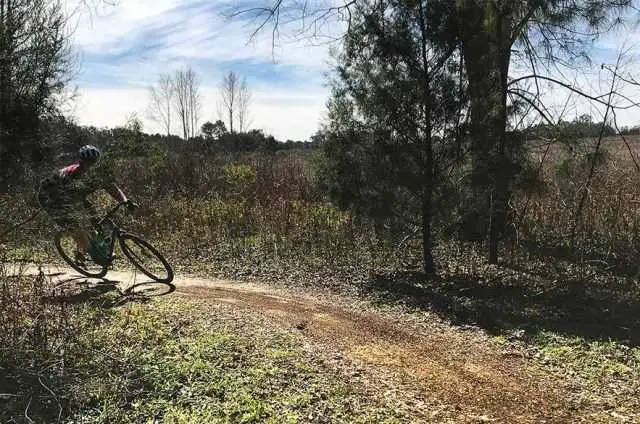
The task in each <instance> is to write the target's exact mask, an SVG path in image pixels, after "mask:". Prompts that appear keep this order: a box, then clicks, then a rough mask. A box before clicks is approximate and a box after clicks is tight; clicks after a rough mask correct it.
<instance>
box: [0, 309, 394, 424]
mask: <svg viewBox="0 0 640 424" xmlns="http://www.w3.org/2000/svg"><path fill="white" fill-rule="evenodd" d="M187 311H189V312H187ZM237 314H238V312H234V311H231V310H227V311H222V310H219V309H215V310H207V308H206V307H205V306H204V305H200V304H197V303H193V302H187V301H183V300H175V299H174V300H162V301H156V302H148V303H144V304H138V303H131V304H128V305H127V306H125V307H121V308H116V309H111V310H102V309H98V308H94V307H86V308H85V311H84V312H83V313H82V314H81V315H80V319H82V320H85V321H86V322H87V323H90V325H89V324H87V325H85V326H84V328H85V330H84V331H83V333H82V334H79V335H78V340H77V346H75V348H74V349H73V351H74V352H75V355H74V356H73V357H72V358H67V364H68V365H67V368H66V369H64V371H63V372H62V373H57V375H54V374H53V373H52V374H49V375H47V377H46V381H47V382H48V384H47V387H49V388H50V389H51V393H55V397H54V396H53V395H52V394H51V395H49V396H47V393H45V392H44V391H42V392H41V395H40V396H39V397H38V396H37V397H33V396H31V406H30V408H31V409H30V418H31V419H34V420H35V421H39V420H43V421H41V422H49V421H48V420H52V421H55V419H56V418H57V414H58V413H60V408H62V417H63V418H64V419H65V420H67V421H68V422H82V423H131V422H139V423H147V422H148V423H152V422H165V423H203V422H207V423H253V422H265V423H297V422H327V421H329V422H345V423H379V422H387V423H392V422H400V421H401V420H403V419H405V418H406V417H403V416H402V415H401V414H400V413H396V412H394V410H393V407H391V406H390V405H387V404H385V401H384V399H381V398H378V397H377V396H373V395H371V394H367V393H365V391H363V390H360V389H358V388H357V387H354V386H353V385H352V384H349V382H348V381H345V380H344V379H343V378H342V377H341V376H340V375H339V372H338V371H336V370H332V369H329V368H328V367H326V366H325V365H323V362H322V361H321V360H319V359H317V357H316V356H315V355H317V354H316V353H313V352H311V351H310V350H308V349H306V348H305V347H304V344H303V341H302V339H301V338H300V337H298V336H296V335H293V334H290V333H288V332H287V331H285V330H283V329H278V328H276V327H274V326H273V325H270V323H268V322H261V321H260V319H259V318H255V317H254V318H252V317H250V316H246V315H245V316H242V315H237ZM243 317H245V318H243ZM16 382H17V383H18V384H19V383H20V380H16V381H14V383H16ZM27 392H28V390H26V389H25V390H23V391H21V392H20V393H23V394H24V396H23V397H22V398H21V399H13V402H12V403H11V404H10V405H9V406H10V408H8V409H7V408H2V407H0V422H15V420H17V422H22V421H24V420H25V418H24V411H25V403H26V402H28V401H29V399H28V398H27ZM1 402H2V400H0V403H1ZM39 404H52V406H51V407H49V408H44V407H40V406H39ZM58 404H59V405H60V407H57V406H56V405H58ZM5 406H7V405H5ZM12 420H14V421H12ZM67 421H64V422H67Z"/></svg>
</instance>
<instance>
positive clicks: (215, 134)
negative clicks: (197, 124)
mask: <svg viewBox="0 0 640 424" xmlns="http://www.w3.org/2000/svg"><path fill="white" fill-rule="evenodd" d="M201 132H202V133H203V134H204V135H205V137H206V138H207V139H214V140H218V139H220V138H221V137H222V136H224V135H225V134H227V127H226V126H225V125H224V122H222V121H221V120H219V119H218V120H217V121H216V122H215V123H212V122H210V121H207V122H205V123H204V124H202V129H201Z"/></svg>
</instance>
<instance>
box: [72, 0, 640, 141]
mask: <svg viewBox="0 0 640 424" xmlns="http://www.w3.org/2000/svg"><path fill="white" fill-rule="evenodd" d="M253 1H257V0H253ZM242 3H244V4H247V5H250V4H251V0H249V1H248V0H244V1H243V2H242ZM238 4H240V2H238V1H236V2H229V1H228V0H226V1H215V0H151V1H150V0H119V1H118V3H117V4H116V5H111V6H110V5H103V6H101V7H100V8H99V9H97V10H93V12H92V13H91V14H89V13H87V12H86V11H84V12H83V13H81V14H78V15H76V19H77V28H76V30H75V32H74V34H73V42H74V48H75V51H76V52H77V53H78V57H79V59H80V68H79V70H78V73H77V75H76V78H75V80H74V84H75V85H77V88H78V93H79V95H80V96H79V98H78V100H77V102H76V104H75V107H74V109H73V115H74V116H75V117H76V118H77V119H78V121H79V122H80V123H82V124H91V125H96V126H116V125H121V124H123V123H124V122H125V120H126V117H127V116H128V115H129V114H131V113H133V112H136V113H137V114H138V116H139V117H140V118H141V119H142V120H143V122H144V124H145V130H147V131H149V132H152V131H156V130H159V128H158V127H157V126H156V125H155V124H154V123H153V122H152V121H151V120H149V119H147V117H146V115H145V109H146V107H147V104H148V95H147V87H148V86H149V85H150V84H153V83H154V82H155V81H156V79H157V77H158V75H159V73H161V72H171V71H173V70H176V69H179V68H181V67H183V66H185V65H191V66H192V67H193V68H194V69H195V70H196V72H197V73H198V74H199V76H200V78H201V80H202V100H203V110H202V114H201V116H202V122H204V121H206V120H212V121H213V120H216V119H218V118H219V115H218V108H217V101H218V92H217V87H218V85H219V83H220V81H221V80H222V78H223V76H224V75H226V74H227V73H228V72H229V71H235V72H237V73H239V74H240V75H241V76H245V77H246V78H247V82H248V85H249V88H250V89H251V92H252V95H253V99H252V105H251V111H250V114H251V124H252V127H255V128H262V129H264V130H265V131H266V132H268V133H271V134H273V135H274V136H276V137H277V138H278V139H281V140H286V139H289V138H291V139H308V138H309V137H310V136H311V135H312V134H313V133H314V132H315V131H316V130H317V128H318V126H319V123H320V121H321V119H322V116H323V113H324V109H325V102H326V100H327V96H328V89H327V88H326V86H325V82H326V80H325V78H324V74H325V73H326V72H327V71H328V70H329V69H330V67H329V65H328V63H327V61H328V60H329V49H328V47H327V46H312V45H311V44H310V43H309V42H296V43H292V42H288V38H287V31H286V30H285V31H284V32H283V33H282V43H281V45H280V46H278V47H276V50H275V52H274V51H273V50H272V48H271V38H270V36H269V33H268V32H267V33H264V34H262V35H261V36H259V37H258V38H257V39H256V40H254V42H252V43H248V40H249V35H250V34H251V32H252V30H253V29H254V28H255V27H256V23H255V22H247V21H242V20H240V19H236V20H231V21H229V20H228V19H225V17H224V16H223V15H224V13H225V12H228V11H229V7H231V6H230V5H238ZM639 41H640V37H638V35H637V28H636V27H634V26H627V27H625V28H623V29H621V30H619V31H617V32H616V33H613V34H610V35H608V36H607V37H605V38H603V39H602V40H600V41H599V42H598V43H597V44H596V45H595V46H594V50H593V52H594V66H593V68H581V69H579V70H577V71H575V70H574V71H570V70H564V72H565V75H564V78H565V79H566V80H569V81H576V82H578V83H579V84H580V85H581V86H582V87H585V88H586V89H588V91H590V92H602V90H603V87H604V84H606V83H607V75H606V73H603V71H602V70H601V69H600V67H599V64H600V62H607V63H611V62H613V61H615V56H616V52H617V51H618V50H619V49H620V48H621V47H622V46H623V45H624V44H625V43H626V45H627V46H628V47H631V54H632V55H635V54H636V53H637V51H636V47H635V46H636V45H637V44H638V42H639ZM634 60H636V61H635V63H638V61H637V58H636V57H635V56H634ZM635 68H639V67H638V66H635ZM519 72H520V71H518V70H517V69H513V70H512V73H513V74H518V73H519ZM626 89H628V88H625V90H626ZM627 92H629V93H630V91H627ZM636 94H639V95H640V93H636ZM545 98H546V99H547V100H548V102H549V103H550V104H552V105H555V108H554V110H556V111H557V113H558V114H560V113H561V111H563V113H564V114H565V117H566V119H572V118H573V117H575V116H578V115H579V114H581V113H585V112H586V113H590V114H592V115H594V117H596V118H598V117H599V114H602V113H603V110H602V108H600V107H598V106H594V105H593V104H590V103H588V102H585V101H584V100H581V99H579V98H577V97H575V96H574V97H573V98H571V97H568V93H567V92H566V91H565V90H562V89H557V88H555V89H554V88H552V87H545ZM638 98H640V97H638ZM567 99H568V101H567ZM567 105H568V106H567ZM637 115H638V110H636V109H632V110H628V111H625V112H621V113H620V114H619V118H620V121H621V123H622V124H627V125H630V124H636V123H640V117H637ZM177 130H178V129H177V128H175V131H176V132H178V131H177Z"/></svg>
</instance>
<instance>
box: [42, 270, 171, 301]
mask: <svg viewBox="0 0 640 424" xmlns="http://www.w3.org/2000/svg"><path fill="white" fill-rule="evenodd" d="M121 286H124V284H122V283H121V282H120V281H116V280H109V279H106V278H87V277H83V276H73V277H69V278H65V279H62V280H60V281H57V282H56V283H55V290H54V294H52V295H50V296H45V297H43V301H44V302H48V303H66V304H88V305H93V306H99V307H101V308H115V307H120V306H123V305H124V304H126V303H129V302H139V303H144V302H147V301H149V300H150V299H151V298H152V297H157V296H165V295H167V294H170V293H173V292H174V291H175V289H176V287H175V286H174V285H173V284H170V283H159V282H156V281H142V282H137V283H134V284H132V285H128V286H127V287H126V288H124V289H122V288H121Z"/></svg>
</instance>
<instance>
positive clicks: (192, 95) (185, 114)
mask: <svg viewBox="0 0 640 424" xmlns="http://www.w3.org/2000/svg"><path fill="white" fill-rule="evenodd" d="M173 87H174V94H175V98H174V107H175V109H176V112H177V113H178V118H179V119H180V123H181V125H182V135H183V137H184V139H185V140H188V139H189V138H191V137H195V135H196V132H197V131H198V130H199V128H198V120H199V119H200V108H201V107H202V104H201V96H200V78H198V75H197V74H196V73H195V71H194V70H193V69H192V68H191V67H188V68H187V69H184V70H179V71H176V73H175V75H174V77H173Z"/></svg>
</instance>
